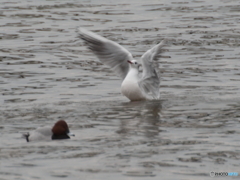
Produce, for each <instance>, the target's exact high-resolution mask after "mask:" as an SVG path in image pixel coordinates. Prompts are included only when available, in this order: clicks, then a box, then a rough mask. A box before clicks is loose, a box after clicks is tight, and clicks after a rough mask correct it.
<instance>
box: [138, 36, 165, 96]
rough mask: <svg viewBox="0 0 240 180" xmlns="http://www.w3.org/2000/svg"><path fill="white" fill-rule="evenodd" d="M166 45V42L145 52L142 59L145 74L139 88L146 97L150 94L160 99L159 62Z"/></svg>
mask: <svg viewBox="0 0 240 180" xmlns="http://www.w3.org/2000/svg"><path fill="white" fill-rule="evenodd" d="M164 43H165V40H163V41H162V42H161V43H159V44H158V45H156V46H154V47H153V48H152V49H150V50H148V51H147V52H145V53H144V54H143V55H142V57H141V61H142V68H143V74H142V77H141V78H140V80H139V87H140V88H141V90H142V91H143V92H144V93H145V95H149V94H150V95H151V96H152V97H153V98H154V99H159V98H160V91H159V86H160V75H159V72H158V62H157V60H158V57H159V56H160V54H161V52H162V47H163V46H164Z"/></svg>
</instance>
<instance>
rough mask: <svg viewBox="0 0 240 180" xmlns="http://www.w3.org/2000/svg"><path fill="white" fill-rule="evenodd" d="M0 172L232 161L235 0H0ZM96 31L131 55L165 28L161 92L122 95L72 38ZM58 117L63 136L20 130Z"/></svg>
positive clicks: (171, 167)
mask: <svg viewBox="0 0 240 180" xmlns="http://www.w3.org/2000/svg"><path fill="white" fill-rule="evenodd" d="M0 4H1V6H0V9H1V11H0V17H1V22H0V26H1V32H0V41H1V45H0V46H1V48H0V64H1V66H0V84H1V86H0V93H1V95H2V96H0V102H1V106H0V113H1V116H0V122H1V123H0V132H1V133H0V138H1V141H0V161H1V163H0V177H1V178H0V179H4V180H5V179H24V180H25V179H54V178H59V177H61V178H68V179H79V177H81V178H82V179H113V177H114V179H116V180H118V179H119V180H120V179H121V180H122V179H129V178H131V179H139V177H144V179H159V177H161V178H162V179H166V180H167V179H169V180H172V179H176V177H178V179H193V178H194V179H199V180H200V179H207V178H210V177H209V172H210V171H216V172H220V171H222V170H223V169H224V171H227V172H235V171H236V172H238V170H239V169H238V167H239V165H240V164H239V161H238V159H239V158H240V154H239V151H238V149H239V145H238V141H239V138H238V134H239V130H238V129H239V120H240V119H239V113H238V112H239V110H240V101H239V98H238V97H240V84H239V75H240V74H239V68H240V64H239V62H238V60H239V55H240V54H239V51H238V47H239V23H236V22H238V19H239V4H238V1H220V0H213V1H184V2H179V1H176V0H170V1H161V2H160V3H159V1H155V0H151V1H148V2H146V1H125V0H124V1H121V2H120V3H115V4H113V3H112V2H111V3H110V2H109V1H107V0H102V1H85V2H78V1H68V2H62V1H58V0H53V1H16V2H15V1H11V2H7V1H6V2H1V3H0ZM79 26H80V27H84V28H86V29H88V30H92V31H94V32H97V33H98V34H100V35H102V36H104V37H107V38H109V39H111V40H113V41H116V42H118V43H120V44H121V45H122V46H124V47H125V48H127V49H128V50H129V51H130V52H131V53H132V54H133V56H134V57H135V58H136V59H138V58H140V56H141V55H142V54H143V53H144V52H145V51H146V50H148V49H150V48H151V47H152V46H154V45H155V44H157V43H159V41H160V40H161V39H163V38H167V39H168V43H167V47H166V52H165V53H164V54H163V57H162V58H161V60H160V67H161V68H160V71H161V89H160V91H161V100H160V101H143V102H128V100H127V99H126V98H125V97H124V96H122V95H121V94H120V85H121V80H120V79H119V78H118V77H117V76H115V74H114V72H112V71H111V70H110V69H109V68H107V67H106V66H103V65H102V64H101V63H100V62H98V61H97V60H96V58H95V56H94V55H93V54H92V53H91V52H90V51H88V50H87V49H86V47H85V46H84V45H83V42H82V41H81V40H79V38H78V35H77V33H76V27H79ZM58 119H65V120H66V121H67V122H68V124H69V125H70V129H71V131H72V132H73V133H74V134H75V135H76V136H75V137H74V138H72V139H71V140H68V141H51V142H36V143H26V142H25V140H24V139H22V138H21V133H22V132H28V131H31V130H33V129H35V128H37V127H39V126H43V125H51V124H52V123H53V122H55V121H56V120H58Z"/></svg>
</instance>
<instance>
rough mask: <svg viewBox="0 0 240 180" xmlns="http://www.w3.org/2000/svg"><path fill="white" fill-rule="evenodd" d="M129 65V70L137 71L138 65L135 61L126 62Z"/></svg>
mask: <svg viewBox="0 0 240 180" xmlns="http://www.w3.org/2000/svg"><path fill="white" fill-rule="evenodd" d="M127 62H128V63H129V64H130V67H131V68H135V69H138V68H139V66H140V64H139V63H138V62H137V61H136V60H131V61H130V60H128V61H127Z"/></svg>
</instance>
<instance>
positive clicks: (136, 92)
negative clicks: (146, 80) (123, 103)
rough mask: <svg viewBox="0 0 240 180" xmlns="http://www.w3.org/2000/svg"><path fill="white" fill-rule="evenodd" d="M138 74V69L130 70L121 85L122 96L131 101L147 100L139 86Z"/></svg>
mask: <svg viewBox="0 0 240 180" xmlns="http://www.w3.org/2000/svg"><path fill="white" fill-rule="evenodd" d="M138 74H139V72H138V69H135V68H130V70H129V72H128V74H127V76H126V77H125V79H124V80H123V82H122V85H121V92H122V94H123V95H124V96H126V97H127V98H128V99H130V100H131V101H140V100H146V96H144V95H143V93H142V91H141V89H140V87H139V84H138Z"/></svg>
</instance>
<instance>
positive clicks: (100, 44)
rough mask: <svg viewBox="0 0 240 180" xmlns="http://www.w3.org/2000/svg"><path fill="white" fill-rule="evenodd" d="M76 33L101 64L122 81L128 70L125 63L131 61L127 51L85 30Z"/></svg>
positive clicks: (130, 55) (127, 65) (80, 29)
mask: <svg viewBox="0 0 240 180" xmlns="http://www.w3.org/2000/svg"><path fill="white" fill-rule="evenodd" d="M78 32H79V35H80V38H81V39H83V40H84V41H85V43H86V45H87V46H88V48H89V49H90V50H92V51H93V53H94V54H95V55H96V56H97V57H98V59H99V60H100V61H101V62H102V63H103V64H105V65H108V66H110V67H111V68H112V69H113V71H114V72H116V73H117V75H119V76H120V77H121V78H122V79H124V78H125V77H126V75H127V73H128V70H129V64H128V62H127V61H128V60H132V59H133V57H132V54H131V53H130V52H128V50H126V49H125V48H124V47H122V46H121V45H119V44H117V43H115V42H113V41H111V40H108V39H106V38H104V37H102V36H99V35H97V34H95V33H93V32H91V31H88V30H86V29H82V28H78Z"/></svg>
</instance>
